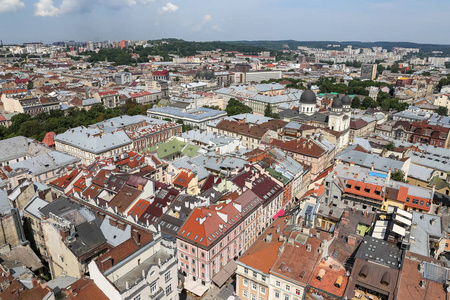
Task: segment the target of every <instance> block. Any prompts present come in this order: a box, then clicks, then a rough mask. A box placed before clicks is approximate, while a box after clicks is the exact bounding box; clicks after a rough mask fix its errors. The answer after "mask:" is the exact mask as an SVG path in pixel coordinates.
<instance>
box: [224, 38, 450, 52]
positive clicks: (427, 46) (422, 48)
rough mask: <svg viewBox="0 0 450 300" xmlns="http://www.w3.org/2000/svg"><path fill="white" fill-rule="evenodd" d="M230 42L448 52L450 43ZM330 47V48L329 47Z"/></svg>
mask: <svg viewBox="0 0 450 300" xmlns="http://www.w3.org/2000/svg"><path fill="white" fill-rule="evenodd" d="M227 43H230V44H247V45H250V46H255V47H262V48H266V49H268V50H283V49H286V48H283V46H284V45H287V46H289V49H297V47H298V46H306V47H311V48H326V46H327V45H329V44H331V45H341V47H340V48H332V49H343V48H344V47H346V46H347V45H352V46H353V47H359V48H371V47H383V48H385V49H391V48H393V47H404V48H419V49H420V51H423V52H431V51H442V52H444V53H447V54H450V45H438V44H419V43H410V42H383V41H379V42H358V41H294V40H281V41H228V42H227ZM329 49H331V48H329Z"/></svg>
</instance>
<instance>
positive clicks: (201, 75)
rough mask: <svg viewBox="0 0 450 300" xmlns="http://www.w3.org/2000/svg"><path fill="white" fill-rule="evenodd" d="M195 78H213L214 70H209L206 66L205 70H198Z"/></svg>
mask: <svg viewBox="0 0 450 300" xmlns="http://www.w3.org/2000/svg"><path fill="white" fill-rule="evenodd" d="M195 78H198V79H205V80H211V79H213V78H214V72H213V71H211V70H208V69H207V68H206V67H205V68H203V70H201V71H199V72H197V74H196V75H195Z"/></svg>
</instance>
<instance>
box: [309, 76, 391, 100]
mask: <svg viewBox="0 0 450 300" xmlns="http://www.w3.org/2000/svg"><path fill="white" fill-rule="evenodd" d="M314 85H317V86H318V87H319V89H320V92H321V93H333V92H334V93H338V94H349V95H362V96H369V91H368V90H366V88H368V87H370V86H376V87H380V86H386V87H388V88H389V89H390V90H391V89H392V88H393V85H391V84H387V83H383V82H375V81H370V80H366V81H361V80H358V79H354V80H351V81H350V82H349V83H348V86H347V85H346V84H345V83H337V82H336V78H327V77H320V78H319V80H317V81H316V82H315V83H314Z"/></svg>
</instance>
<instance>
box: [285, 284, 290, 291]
mask: <svg viewBox="0 0 450 300" xmlns="http://www.w3.org/2000/svg"><path fill="white" fill-rule="evenodd" d="M284 288H285V289H286V291H288V292H290V291H291V286H290V285H288V284H286V286H285V287H284Z"/></svg>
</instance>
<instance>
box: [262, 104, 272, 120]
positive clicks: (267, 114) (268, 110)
mask: <svg viewBox="0 0 450 300" xmlns="http://www.w3.org/2000/svg"><path fill="white" fill-rule="evenodd" d="M264 116H265V117H269V118H271V117H272V106H270V103H267V105H266V109H264Z"/></svg>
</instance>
